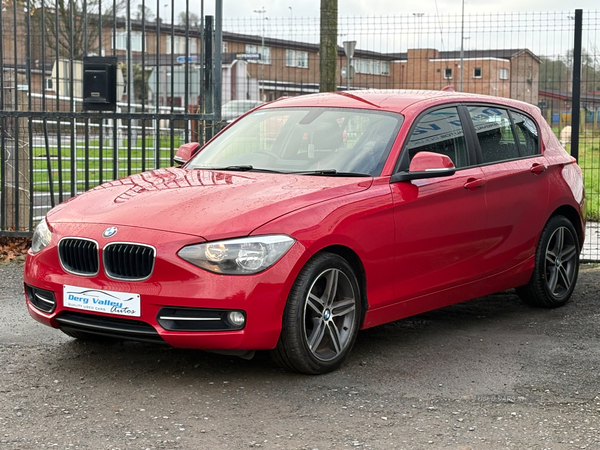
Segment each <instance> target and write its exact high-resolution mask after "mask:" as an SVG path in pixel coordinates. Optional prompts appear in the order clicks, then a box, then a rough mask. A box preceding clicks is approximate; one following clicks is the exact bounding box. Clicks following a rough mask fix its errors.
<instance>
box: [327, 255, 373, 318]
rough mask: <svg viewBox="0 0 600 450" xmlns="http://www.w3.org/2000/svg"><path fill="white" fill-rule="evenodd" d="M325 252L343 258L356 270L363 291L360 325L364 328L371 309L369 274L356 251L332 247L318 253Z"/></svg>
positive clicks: (361, 295)
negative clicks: (368, 293) (368, 286)
mask: <svg viewBox="0 0 600 450" xmlns="http://www.w3.org/2000/svg"><path fill="white" fill-rule="evenodd" d="M323 252H328V253H335V254H336V255H338V256H341V257H342V258H344V259H345V260H346V261H348V264H350V267H352V270H354V273H355V274H356V278H357V280H358V285H359V287H360V291H361V292H360V297H361V298H360V302H361V306H362V317H361V318H360V325H361V326H362V323H363V321H364V319H365V314H366V312H367V309H369V301H368V299H367V274H366V271H365V267H364V265H363V263H362V261H361V259H360V257H359V256H358V254H357V253H356V252H355V251H354V250H352V249H351V248H350V247H346V246H344V245H331V246H329V247H324V248H322V249H321V250H319V252H318V253H323Z"/></svg>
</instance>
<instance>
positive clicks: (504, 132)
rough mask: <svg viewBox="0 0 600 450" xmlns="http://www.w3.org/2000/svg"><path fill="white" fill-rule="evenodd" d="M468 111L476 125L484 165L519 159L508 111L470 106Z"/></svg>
mask: <svg viewBox="0 0 600 450" xmlns="http://www.w3.org/2000/svg"><path fill="white" fill-rule="evenodd" d="M468 109H469V114H470V115H471V119H472V120H473V125H475V131H476V132H477V139H479V146H480V147H481V155H482V157H483V162H484V163H491V162H498V161H504V160H507V159H514V158H518V157H519V149H518V147H517V143H516V141H515V136H514V135H513V132H512V127H511V126H510V118H509V116H508V113H507V112H506V110H504V109H500V108H495V107H489V106H469V108H468Z"/></svg>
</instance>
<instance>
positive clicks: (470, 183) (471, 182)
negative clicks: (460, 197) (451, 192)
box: [464, 178, 485, 191]
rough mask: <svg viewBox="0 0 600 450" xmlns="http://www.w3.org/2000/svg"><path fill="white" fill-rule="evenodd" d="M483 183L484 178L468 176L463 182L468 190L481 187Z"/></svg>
mask: <svg viewBox="0 0 600 450" xmlns="http://www.w3.org/2000/svg"><path fill="white" fill-rule="evenodd" d="M484 185H485V180H484V179H483V178H469V179H468V180H467V182H466V183H465V184H464V187H465V189H468V190H470V191H474V190H476V189H479V188H480V187H483V186H484Z"/></svg>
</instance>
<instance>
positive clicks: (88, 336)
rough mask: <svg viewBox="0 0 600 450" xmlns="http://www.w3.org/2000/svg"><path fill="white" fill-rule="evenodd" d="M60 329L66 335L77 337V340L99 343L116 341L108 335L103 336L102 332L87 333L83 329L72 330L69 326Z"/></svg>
mask: <svg viewBox="0 0 600 450" xmlns="http://www.w3.org/2000/svg"><path fill="white" fill-rule="evenodd" d="M60 331H62V332H63V333H65V334H66V335H67V336H70V337H72V338H75V339H77V340H78V341H85V342H99V343H104V344H109V343H112V342H117V341H118V339H116V338H113V337H110V336H104V335H102V334H94V333H87V332H85V331H76V330H72V329H70V328H61V329H60Z"/></svg>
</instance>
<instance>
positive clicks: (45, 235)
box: [31, 217, 52, 253]
mask: <svg viewBox="0 0 600 450" xmlns="http://www.w3.org/2000/svg"><path fill="white" fill-rule="evenodd" d="M50 239H52V233H51V232H50V229H49V228H48V224H47V223H46V218H45V217H44V218H43V219H42V221H41V222H40V223H38V226H37V227H35V231H34V232H33V238H32V239H31V251H32V253H39V252H41V251H42V250H43V249H44V247H46V246H47V245H48V244H49V243H50Z"/></svg>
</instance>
